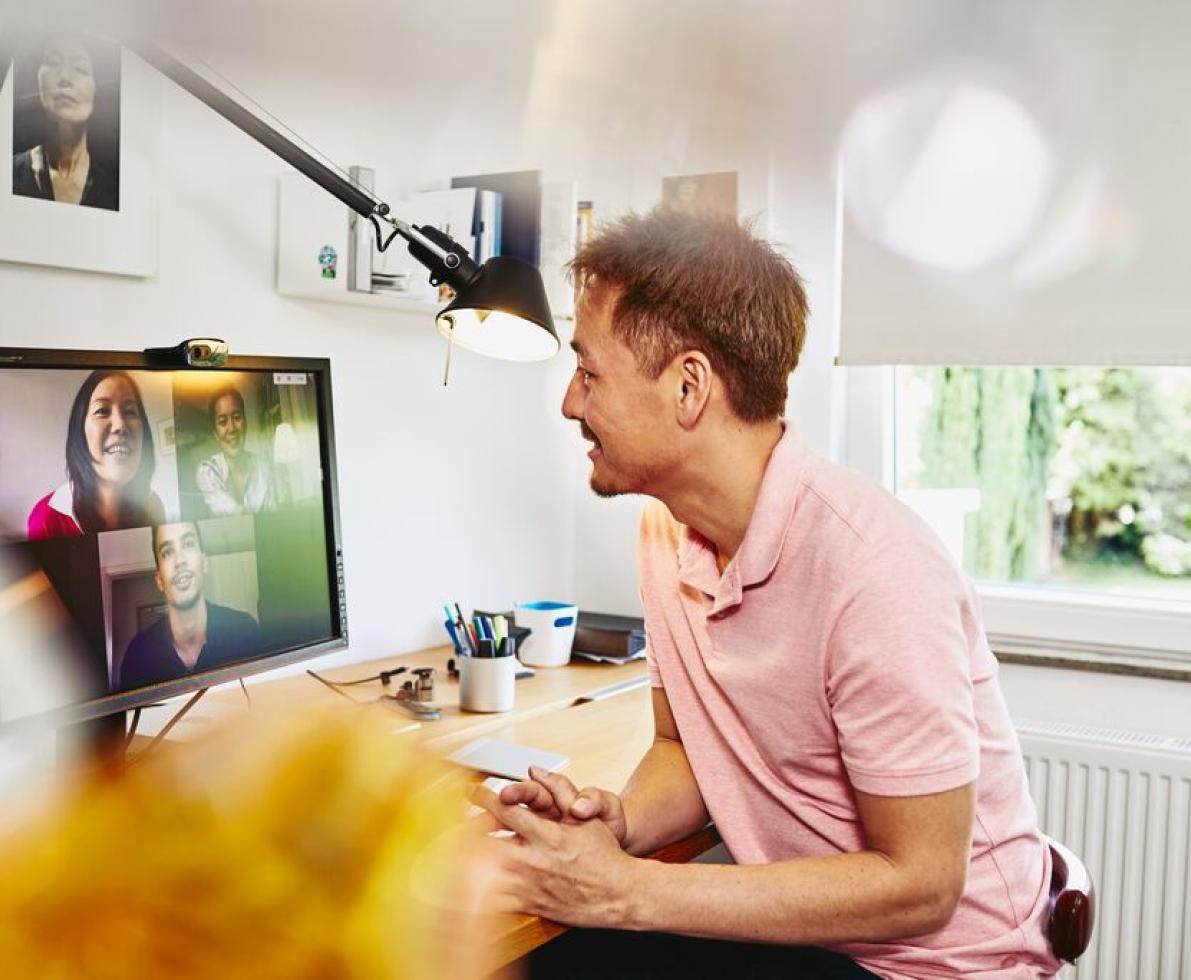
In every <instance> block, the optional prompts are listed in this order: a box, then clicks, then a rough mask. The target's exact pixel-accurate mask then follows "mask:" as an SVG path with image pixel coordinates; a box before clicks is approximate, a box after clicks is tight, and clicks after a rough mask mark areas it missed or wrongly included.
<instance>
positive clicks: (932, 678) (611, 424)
mask: <svg viewBox="0 0 1191 980" xmlns="http://www.w3.org/2000/svg"><path fill="white" fill-rule="evenodd" d="M573 269H574V272H575V275H576V279H577V281H578V283H579V285H580V287H581V289H582V295H581V302H580V305H579V310H578V318H577V321H576V325H575V334H574V340H573V342H572V347H574V349H575V352H576V354H577V356H578V366H577V367H576V369H575V373H574V376H573V377H572V378H571V381H570V385H569V387H568V389H567V392H566V396H565V398H564V401H563V406H562V409H563V414H564V415H565V416H566V417H567V418H569V419H573V420H575V421H577V422H578V423H579V427H580V430H581V432H582V434H583V435H584V437H585V438H587V439H588V440H589V441H590V442H591V444H592V447H591V450H590V452H589V453H588V457H589V458H590V460H591V465H592V470H591V486H592V489H593V490H594V491H595V492H596V493H597V494H599V495H601V496H615V495H618V494H625V493H640V494H647V495H649V496H651V497H654V498H656V499H655V500H654V501H651V502H650V503H649V504H648V505H647V506H646V508H645V512H644V515H643V518H642V522H641V531H640V538H639V543H638V555H637V559H638V567H639V572H640V582H641V595H642V601H643V605H644V611H645V622H646V628H647V632H648V634H649V669H650V678H651V681H652V685H653V710H654V718H655V727H656V734H655V739H654V743H653V746H652V747H651V748H650V750H649V751H648V753H647V754H646V755H645V757H644V758H643V759H642V760H641V762H640V764H639V765H638V767H637V770H636V772H635V773H634V774H633V776H632V777H631V779H630V780H629V782H628V784H627V786H626V787H625V788H624V790H623V791H622V793H621V794H620V795H619V796H618V795H616V794H614V793H611V792H608V791H606V790H600V789H585V790H583V791H582V792H581V793H578V792H577V791H576V789H575V787H573V786H572V785H571V784H570V783H569V782H568V781H567V780H566V779H565V777H562V776H559V775H550V774H545V773H534V774H533V776H534V778H532V779H531V780H528V781H526V782H523V783H519V784H515V785H513V786H510V787H506V788H505V789H504V791H503V792H502V793H501V795H500V797H499V798H497V797H495V796H493V795H492V794H491V793H487V792H485V791H482V790H481V791H480V799H481V802H483V803H484V805H485V806H486V807H487V808H488V809H489V810H490V811H491V812H492V814H493V815H494V816H495V817H496V819H497V821H499V823H501V824H503V825H504V826H505V827H507V828H509V829H511V830H513V831H515V832H516V835H517V837H516V838H512V839H509V840H494V841H492V842H491V848H492V850H493V852H494V863H495V868H496V870H495V879H494V880H495V882H496V888H495V894H496V903H497V906H498V907H500V908H502V909H505V910H508V911H521V912H528V913H535V914H538V915H542V916H545V917H547V918H550V919H554V920H557V921H560V922H563V923H567V924H570V925H576V926H587V927H597V931H588V930H573V931H572V932H570V933H569V934H567V935H566V936H564V937H563V938H562V939H561V940H556V941H555V943H553V944H551V945H550V946H547V947H545V949H544V950H542V951H541V953H540V955H539V957H538V959H537V960H536V961H535V969H541V971H542V974H543V975H546V976H552V977H566V976H583V977H589V976H633V977H647V976H648V977H652V976H678V975H681V976H750V977H769V976H782V977H871V976H873V975H878V976H882V977H892V978H909V977H914V978H923V977H957V976H964V977H984V978H991V977H994V976H995V977H1035V976H1047V975H1051V974H1054V973H1055V972H1057V968H1058V963H1057V961H1056V960H1055V959H1054V958H1053V957H1052V955H1051V953H1050V950H1049V947H1048V944H1047V940H1046V939H1045V937H1044V931H1043V916H1044V911H1045V909H1046V904H1047V891H1048V888H1047V885H1048V881H1049V875H1050V867H1049V856H1048V852H1047V848H1046V846H1045V843H1044V841H1043V839H1042V837H1041V835H1040V834H1039V831H1038V827H1037V817H1036V813H1035V810H1034V806H1033V804H1032V802H1031V800H1030V797H1029V791H1028V786H1027V783H1026V778H1025V771H1024V767H1023V764H1022V758H1021V753H1020V750H1019V748H1018V744H1017V740H1016V737H1015V735H1014V732H1013V728H1012V726H1011V723H1010V719H1009V714H1008V711H1007V709H1006V706H1005V703H1004V701H1003V699H1002V696H1001V692H1000V689H999V687H998V683H997V664H996V661H995V659H994V658H993V656H992V654H991V652H990V651H989V648H988V644H987V642H986V640H985V637H984V632H983V629H982V626H981V622H980V613H979V608H978V605H977V600H976V596H975V594H974V592H973V589H972V587H971V585H970V584H969V583H968V582H967V581H966V580H965V578H964V577H963V575H962V574H961V573H960V571H959V570H958V569H957V568H956V567H955V565H954V563H953V562H952V560H951V558H950V557H949V555H948V554H947V552H946V550H945V549H944V547H943V546H942V545H941V544H940V542H939V541H938V540H937V539H936V538H935V537H934V535H933V534H931V532H930V531H929V530H928V529H927V528H926V526H925V525H924V524H923V523H922V522H921V521H920V520H919V519H918V518H917V517H916V516H915V515H914V514H913V513H912V512H910V511H909V510H908V509H907V508H906V507H904V506H903V505H902V504H901V503H899V502H898V501H897V500H896V499H894V498H893V497H892V496H890V495H889V494H888V493H886V492H885V491H884V490H883V489H882V488H881V487H879V486H877V485H875V484H874V483H872V482H870V481H869V480H867V479H866V478H864V477H862V476H860V475H859V474H856V473H853V472H851V471H849V470H846V469H844V468H842V467H839V466H836V465H833V464H831V463H829V462H827V461H825V460H823V459H820V458H819V457H817V456H816V455H814V454H813V453H812V452H811V451H810V450H809V449H808V448H807V447H806V446H805V445H804V444H803V443H802V442H801V440H800V439H799V437H798V434H797V432H796V431H795V428H794V425H793V424H792V423H789V422H786V421H783V419H782V417H781V416H782V412H783V410H784V406H785V403H786V393H787V388H786V386H787V378H788V376H789V374H790V372H791V371H793V369H794V367H795V365H796V363H797V361H798V355H799V352H800V350H801V347H802V342H803V337H804V332H805V317H806V312H807V308H806V298H805V294H804V292H803V288H802V285H801V282H800V280H799V278H798V276H797V274H796V273H795V272H794V270H793V269H792V268H791V266H790V265H789V263H788V262H787V261H786V260H785V259H784V258H783V257H782V256H780V255H779V254H778V253H777V252H776V251H774V250H773V249H772V248H770V247H769V246H768V245H767V244H765V243H764V242H762V241H759V240H757V239H756V238H754V237H753V236H752V235H751V234H750V232H749V231H748V230H747V229H744V228H742V227H740V226H739V225H738V224H737V223H736V222H735V221H733V220H724V219H716V218H711V217H707V216H703V217H699V216H692V215H687V214H682V213H678V212H674V211H655V212H654V213H652V214H650V215H648V216H645V217H636V216H634V217H629V218H627V219H624V220H623V221H621V222H620V223H618V224H616V225H614V226H613V227H612V228H610V229H608V230H607V231H606V232H604V233H603V234H602V235H601V236H600V237H598V238H597V239H596V240H594V241H593V242H591V243H590V244H588V245H587V246H585V247H584V248H583V249H582V250H581V252H580V253H579V255H578V257H577V258H576V259H575V261H574V263H573ZM519 804H525V805H519ZM709 819H710V820H714V821H715V824H716V827H717V828H718V829H719V832H720V833H721V835H722V836H723V839H724V843H725V844H726V846H727V848H728V850H729V851H730V852H731V854H732V856H733V858H734V859H735V861H736V864H732V865H713V864H687V865H668V864H662V863H660V862H655V861H646V860H641V859H640V858H641V856H642V855H647V854H649V853H651V852H653V851H655V850H656V849H658V848H659V847H661V846H663V845H665V844H667V843H669V842H672V841H675V840H678V839H681V838H683V837H685V836H687V835H689V834H691V833H693V832H695V831H696V830H698V829H699V828H700V827H702V826H703V825H704V824H706V823H707V821H708V820H709ZM601 927H602V928H601ZM609 929H614V930H622V931H619V932H609V931H606V930H609Z"/></svg>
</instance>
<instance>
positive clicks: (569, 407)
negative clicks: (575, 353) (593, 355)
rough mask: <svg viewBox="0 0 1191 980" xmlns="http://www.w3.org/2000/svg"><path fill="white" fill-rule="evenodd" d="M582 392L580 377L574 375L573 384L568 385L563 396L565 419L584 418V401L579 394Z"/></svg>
mask: <svg viewBox="0 0 1191 980" xmlns="http://www.w3.org/2000/svg"><path fill="white" fill-rule="evenodd" d="M581 390H582V384H581V382H580V381H579V375H578V374H572V375H571V383H570V384H568V385H567V390H566V393H565V394H564V395H563V396H562V417H563V418H564V419H581V418H583V410H582V407H581V406H582V403H583V399H582V397H581V396H580V394H579V392H580V391H581Z"/></svg>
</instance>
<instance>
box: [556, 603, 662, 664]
mask: <svg viewBox="0 0 1191 980" xmlns="http://www.w3.org/2000/svg"><path fill="white" fill-rule="evenodd" d="M571 652H572V653H573V654H574V655H575V656H577V657H584V658H585V659H588V660H599V661H602V662H608V663H628V662H629V661H630V660H639V659H641V658H642V657H644V656H645V621H644V620H643V619H641V617H639V616H614V615H610V614H608V613H595V612H584V611H583V610H580V611H579V617H578V622H577V623H576V624H575V640H574V643H573V644H572V646H571Z"/></svg>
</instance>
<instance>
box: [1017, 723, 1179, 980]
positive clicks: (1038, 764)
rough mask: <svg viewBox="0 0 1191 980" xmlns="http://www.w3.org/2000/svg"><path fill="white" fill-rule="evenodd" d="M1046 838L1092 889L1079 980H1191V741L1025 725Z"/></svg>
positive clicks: (1021, 732) (1020, 727) (1021, 731)
mask: <svg viewBox="0 0 1191 980" xmlns="http://www.w3.org/2000/svg"><path fill="white" fill-rule="evenodd" d="M1016 727H1017V731H1018V736H1019V737H1020V739H1021V747H1022V752H1023V754H1024V755H1025V760H1026V771H1027V772H1028V773H1029V777H1030V792H1031V794H1032V795H1033V797H1034V802H1035V804H1037V807H1038V819H1039V821H1040V822H1041V825H1042V829H1043V830H1044V831H1045V832H1046V833H1047V834H1049V835H1050V836H1052V837H1054V838H1056V839H1058V840H1060V841H1062V842H1063V843H1064V844H1066V845H1067V846H1068V847H1069V848H1071V850H1073V851H1074V852H1075V853H1076V854H1078V855H1079V856H1080V858H1081V859H1082V860H1083V862H1084V864H1085V865H1086V866H1087V868H1088V871H1089V872H1090V873H1091V875H1092V881H1093V882H1094V884H1095V887H1096V924H1095V928H1094V930H1093V931H1092V942H1091V945H1090V946H1089V947H1088V950H1087V952H1086V953H1084V955H1083V956H1082V957H1081V958H1080V960H1079V963H1078V965H1077V967H1076V968H1075V969H1074V970H1072V969H1070V968H1069V969H1068V970H1067V971H1065V972H1064V976H1065V977H1069V976H1070V977H1076V978H1078V980H1191V739H1177V738H1165V737H1162V736H1151V735H1135V734H1131V733H1128V732H1116V731H1110V730H1107V729H1099V728H1090V727H1085V726H1082V725H1058V724H1045V723H1035V722H1019V723H1018V724H1017V726H1016Z"/></svg>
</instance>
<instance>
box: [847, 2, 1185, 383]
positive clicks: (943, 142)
mask: <svg viewBox="0 0 1191 980" xmlns="http://www.w3.org/2000/svg"><path fill="white" fill-rule="evenodd" d="M1073 23H1074V22H1073ZM841 161H842V162H841V182H840V183H841V188H842V194H843V200H842V203H843V207H842V215H841V222H840V229H841V252H840V255H841V277H842V284H841V288H842V295H841V331H840V360H841V362H843V363H847V364H891V363H903V364H989V365H991V364H1035V365H1063V364H1088V365H1141V364H1184V365H1185V364H1191V3H1188V4H1170V5H1161V4H1154V5H1149V4H1146V5H1143V6H1137V5H1132V4H1122V5H1119V9H1118V10H1116V11H1115V12H1112V13H1111V15H1110V16H1109V15H1106V16H1105V17H1102V18H1101V20H1100V21H1099V22H1098V23H1097V24H1096V25H1095V29H1094V30H1093V29H1088V28H1087V27H1086V24H1085V25H1084V28H1083V29H1082V30H1079V31H1072V32H1071V34H1070V35H1059V34H1056V36H1054V37H1052V38H1050V39H1049V40H1047V41H1046V42H1045V43H1039V44H1037V45H1035V46H1034V48H1033V49H1032V50H1031V51H1030V52H1028V54H1026V55H1021V56H1015V55H1011V54H1003V55H1001V56H998V57H994V58H989V57H984V58H983V59H982V60H981V61H980V62H979V63H976V62H971V61H969V62H962V61H960V62H955V61H954V60H953V61H952V62H951V63H949V64H948V65H947V66H946V67H945V68H940V67H932V66H925V67H924V68H922V69H921V71H920V73H919V74H917V75H915V76H914V77H911V78H909V79H907V80H904V81H901V82H896V81H895V82H893V83H891V84H890V85H889V86H888V87H887V88H884V89H881V90H878V91H875V92H873V93H872V94H871V96H870V97H869V98H868V99H867V100H864V101H862V102H861V103H860V104H859V105H858V108H857V109H856V111H855V112H854V113H853V115H852V118H851V121H850V122H849V124H848V126H847V128H846V130H845V133H844V138H843V144H842V156H841Z"/></svg>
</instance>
